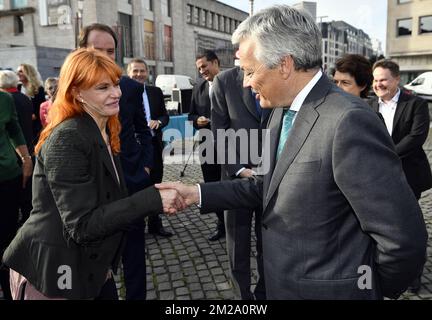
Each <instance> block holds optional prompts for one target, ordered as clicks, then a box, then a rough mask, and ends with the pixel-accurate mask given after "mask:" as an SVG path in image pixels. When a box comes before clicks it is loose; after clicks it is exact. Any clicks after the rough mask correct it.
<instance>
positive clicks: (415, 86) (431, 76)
mask: <svg viewBox="0 0 432 320" xmlns="http://www.w3.org/2000/svg"><path fill="white" fill-rule="evenodd" d="M404 88H405V89H408V90H411V91H413V92H414V94H415V95H417V96H419V97H421V98H423V99H426V100H429V101H432V71H429V72H425V73H422V74H421V75H419V76H418V77H417V78H415V79H414V80H413V81H411V82H410V83H408V84H407V85H405V86H404Z"/></svg>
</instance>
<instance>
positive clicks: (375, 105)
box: [371, 98, 379, 112]
mask: <svg viewBox="0 0 432 320" xmlns="http://www.w3.org/2000/svg"><path fill="white" fill-rule="evenodd" d="M371 107H372V109H373V110H374V111H375V112H379V103H378V98H376V99H373V100H372V103H371Z"/></svg>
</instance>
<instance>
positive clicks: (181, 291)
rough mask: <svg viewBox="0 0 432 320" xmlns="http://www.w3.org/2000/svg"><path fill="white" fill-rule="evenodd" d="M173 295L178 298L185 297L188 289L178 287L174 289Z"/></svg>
mask: <svg viewBox="0 0 432 320" xmlns="http://www.w3.org/2000/svg"><path fill="white" fill-rule="evenodd" d="M175 293H176V295H179V296H182V295H186V294H189V289H188V288H187V287H180V288H177V289H175Z"/></svg>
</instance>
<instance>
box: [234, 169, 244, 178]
mask: <svg viewBox="0 0 432 320" xmlns="http://www.w3.org/2000/svg"><path fill="white" fill-rule="evenodd" d="M244 170H246V168H245V167H243V168H241V169H240V170H239V171H237V172H236V174H235V175H236V177H238V176H239V175H240V173H242V172H243V171H244Z"/></svg>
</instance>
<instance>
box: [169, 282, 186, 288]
mask: <svg viewBox="0 0 432 320" xmlns="http://www.w3.org/2000/svg"><path fill="white" fill-rule="evenodd" d="M172 285H173V288H179V287H183V286H184V285H185V282H184V281H183V280H177V281H174V282H173V284H172Z"/></svg>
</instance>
